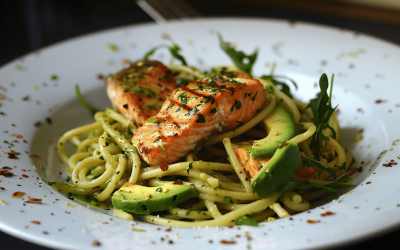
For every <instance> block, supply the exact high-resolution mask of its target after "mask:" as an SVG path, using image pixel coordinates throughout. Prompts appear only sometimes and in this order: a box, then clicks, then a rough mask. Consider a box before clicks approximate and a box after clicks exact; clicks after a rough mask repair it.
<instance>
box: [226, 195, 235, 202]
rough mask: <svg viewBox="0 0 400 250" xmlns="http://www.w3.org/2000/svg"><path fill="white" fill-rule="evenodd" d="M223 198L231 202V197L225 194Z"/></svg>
mask: <svg viewBox="0 0 400 250" xmlns="http://www.w3.org/2000/svg"><path fill="white" fill-rule="evenodd" d="M224 200H225V201H226V202H228V203H233V202H232V199H231V197H228V196H225V197H224Z"/></svg>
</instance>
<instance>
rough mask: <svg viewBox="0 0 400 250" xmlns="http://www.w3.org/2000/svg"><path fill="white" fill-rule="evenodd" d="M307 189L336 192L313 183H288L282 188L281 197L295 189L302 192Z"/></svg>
mask: <svg viewBox="0 0 400 250" xmlns="http://www.w3.org/2000/svg"><path fill="white" fill-rule="evenodd" d="M307 188H315V189H323V190H325V191H327V192H328V193H334V192H336V190H335V189H333V188H330V187H326V186H323V185H318V184H313V183H302V182H294V181H289V182H288V183H286V184H285V186H284V187H283V189H282V194H281V196H283V195H284V194H286V193H288V192H291V191H293V190H296V189H297V190H304V189H307Z"/></svg>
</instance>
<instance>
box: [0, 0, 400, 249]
mask: <svg viewBox="0 0 400 250" xmlns="http://www.w3.org/2000/svg"><path fill="white" fill-rule="evenodd" d="M186 2H187V3H189V4H190V5H191V6H193V7H194V8H195V9H196V10H197V11H198V12H200V13H201V14H202V15H203V16H204V17H217V16H218V17H221V16H225V17H234V16H240V17H265V18H278V19H286V20H297V21H305V22H310V23H317V24H324V25H329V26H334V27H340V28H345V29H350V30H354V31H358V32H360V33H364V34H369V35H372V36H375V37H379V38H381V39H384V40H387V41H390V42H392V43H394V44H397V45H400V35H399V34H400V21H398V20H400V11H399V12H398V13H396V12H394V11H391V10H379V9H377V10H376V11H374V9H371V8H362V7H361V8H359V10H360V11H359V12H358V13H360V15H351V14H350V15H349V14H347V15H346V13H348V12H349V10H350V12H351V10H354V9H357V7H356V8H354V6H346V5H335V6H336V11H335V10H334V8H335V6H333V7H332V6H330V5H325V6H324V5H323V4H322V5H321V6H319V7H320V8H315V6H314V5H313V7H312V8H311V7H309V6H306V4H316V3H318V2H319V3H318V4H320V3H321V1H304V4H305V5H304V6H298V5H293V4H291V3H293V1H290V0H287V1H282V3H283V4H279V3H278V4H277V3H273V1H264V2H263V1H252V0H248V1H240V0H231V1H228V0H212V1H210V0H202V1H198V0H187V1H186ZM261 2H263V3H261ZM299 2H302V1H299ZM322 2H324V1H322ZM327 2H329V1H327ZM269 3H270V4H269ZM285 3H286V4H285ZM346 8H347V9H346ZM371 10H372V11H373V12H369V11H371ZM363 11H364V15H363V14H362V12H363ZM368 13H375V14H376V15H375V14H374V15H371V14H368ZM385 13H387V15H386V14H385ZM396 15H398V16H396ZM354 16H357V17H354ZM390 16H392V17H394V18H393V20H391V19H390V18H387V17H390ZM397 18H398V19H397ZM148 22H153V20H152V18H151V17H150V16H149V15H147V14H146V13H145V12H144V11H143V10H142V9H141V8H139V7H138V6H137V5H136V3H135V1H133V0H119V1H106V0H82V1H66V0H57V1H56V0H48V1H44V0H21V1H5V0H4V1H3V0H0V45H1V46H0V66H1V65H4V64H6V63H7V62H9V61H11V60H14V59H16V58H17V57H20V56H23V55H25V54H26V53H29V52H31V51H33V50H36V49H39V48H42V47H44V46H47V45H51V44H53V43H56V42H58V41H62V40H65V39H68V38H72V37H75V36H79V35H83V34H86V33H90V32H95V31H100V30H104V29H109V28H112V27H118V26H124V25H131V24H140V23H148ZM399 66H400V65H399ZM399 233H400V229H397V230H394V231H390V232H386V233H384V234H382V235H378V236H376V237H373V238H370V239H368V240H365V241H362V242H358V243H355V244H353V245H351V246H345V247H342V248H341V249H347V248H353V247H360V248H361V247H368V246H373V245H374V244H378V243H379V244H380V245H381V246H383V247H384V246H394V245H395V243H396V245H397V241H396V236H397V235H398V234H399ZM0 244H1V249H11V248H13V249H19V248H24V249H30V250H36V249H47V248H46V247H43V246H38V245H35V244H32V243H29V242H26V241H24V240H21V239H17V238H14V237H12V236H9V235H8V234H6V233H3V232H1V231H0Z"/></svg>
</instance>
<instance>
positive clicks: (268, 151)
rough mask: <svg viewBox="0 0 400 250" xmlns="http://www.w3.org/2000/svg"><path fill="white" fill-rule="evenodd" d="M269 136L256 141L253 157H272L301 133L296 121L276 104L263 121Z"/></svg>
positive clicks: (252, 152) (252, 149) (253, 147)
mask: <svg viewBox="0 0 400 250" xmlns="http://www.w3.org/2000/svg"><path fill="white" fill-rule="evenodd" d="M261 123H262V125H263V126H264V127H265V129H266V130H267V133H268V136H267V137H265V138H264V139H261V140H257V141H254V143H253V146H252V148H251V158H253V159H260V158H270V157H271V156H272V155H273V154H274V153H275V151H276V150H277V149H278V148H279V147H280V146H282V145H283V144H284V143H286V142H287V141H288V140H290V139H292V138H293V137H295V136H296V135H297V134H298V133H299V129H298V127H297V125H296V122H295V121H294V120H293V117H292V116H291V115H290V114H289V112H288V111H287V110H286V109H285V108H284V107H282V106H276V107H275V108H274V109H273V110H272V111H271V113H269V114H268V116H267V117H266V118H265V119H264V120H263V121H262V122H261Z"/></svg>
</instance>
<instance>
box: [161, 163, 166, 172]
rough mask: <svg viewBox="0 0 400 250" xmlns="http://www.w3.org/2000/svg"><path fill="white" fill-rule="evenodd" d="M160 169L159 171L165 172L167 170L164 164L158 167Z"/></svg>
mask: <svg viewBox="0 0 400 250" xmlns="http://www.w3.org/2000/svg"><path fill="white" fill-rule="evenodd" d="M160 169H161V171H167V170H168V165H166V164H161V165H160Z"/></svg>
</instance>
